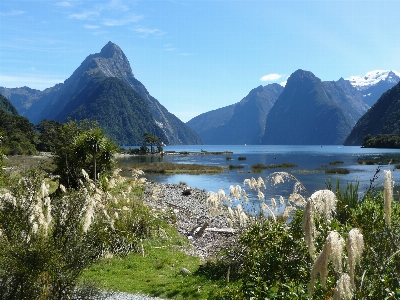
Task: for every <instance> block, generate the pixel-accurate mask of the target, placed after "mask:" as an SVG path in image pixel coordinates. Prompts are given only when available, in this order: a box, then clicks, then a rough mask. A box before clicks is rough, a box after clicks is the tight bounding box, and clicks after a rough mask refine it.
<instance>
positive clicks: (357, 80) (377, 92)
mask: <svg viewBox="0 0 400 300" xmlns="http://www.w3.org/2000/svg"><path fill="white" fill-rule="evenodd" d="M347 80H349V81H350V83H351V84H352V85H353V86H354V87H355V88H356V89H357V90H359V91H360V92H361V93H362V94H363V97H364V102H365V103H367V104H368V105H369V106H372V105H374V103H375V102H376V101H377V100H378V99H379V97H380V96H381V95H382V94H383V93H384V92H386V91H387V90H388V89H390V88H392V87H393V86H395V85H396V84H397V83H398V82H399V81H400V73H399V72H396V71H390V70H375V71H370V72H367V73H366V74H365V76H363V77H361V76H351V77H349V78H348V79H347Z"/></svg>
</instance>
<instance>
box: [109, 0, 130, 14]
mask: <svg viewBox="0 0 400 300" xmlns="http://www.w3.org/2000/svg"><path fill="white" fill-rule="evenodd" d="M107 7H109V8H111V9H114V10H120V11H128V10H129V7H128V6H126V5H125V4H123V3H121V1H119V0H111V2H110V3H109V4H108V5H107Z"/></svg>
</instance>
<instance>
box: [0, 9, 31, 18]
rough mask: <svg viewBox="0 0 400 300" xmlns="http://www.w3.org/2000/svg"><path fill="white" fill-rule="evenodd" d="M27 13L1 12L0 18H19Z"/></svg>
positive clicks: (19, 11)
mask: <svg viewBox="0 0 400 300" xmlns="http://www.w3.org/2000/svg"><path fill="white" fill-rule="evenodd" d="M24 13H25V12H24V11H23V10H12V11H9V12H0V16H2V17H11V16H19V15H22V14H24Z"/></svg>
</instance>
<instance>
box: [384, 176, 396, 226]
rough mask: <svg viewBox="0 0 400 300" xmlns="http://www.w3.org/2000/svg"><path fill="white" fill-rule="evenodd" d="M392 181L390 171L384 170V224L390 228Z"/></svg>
mask: <svg viewBox="0 0 400 300" xmlns="http://www.w3.org/2000/svg"><path fill="white" fill-rule="evenodd" d="M393 187H394V181H393V177H392V173H391V172H390V170H385V178H384V190H383V200H384V207H385V220H386V224H387V225H388V226H389V227H390V219H391V211H392V200H393Z"/></svg>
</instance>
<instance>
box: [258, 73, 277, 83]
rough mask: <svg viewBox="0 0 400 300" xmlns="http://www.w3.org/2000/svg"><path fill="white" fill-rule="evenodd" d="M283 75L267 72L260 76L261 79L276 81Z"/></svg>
mask: <svg viewBox="0 0 400 300" xmlns="http://www.w3.org/2000/svg"><path fill="white" fill-rule="evenodd" d="M282 76H283V75H280V74H276V73H272V74H267V75H264V76H263V77H261V78H260V80H261V81H277V80H279V79H280V78H281V77H282Z"/></svg>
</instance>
